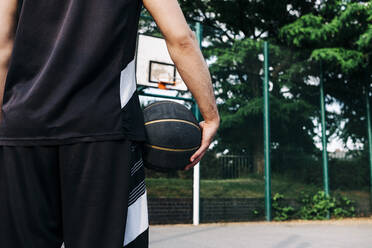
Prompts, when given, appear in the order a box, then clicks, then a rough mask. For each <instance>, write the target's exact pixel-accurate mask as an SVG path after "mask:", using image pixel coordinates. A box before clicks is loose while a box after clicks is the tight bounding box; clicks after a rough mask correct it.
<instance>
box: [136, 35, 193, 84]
mask: <svg viewBox="0 0 372 248" xmlns="http://www.w3.org/2000/svg"><path fill="white" fill-rule="evenodd" d="M136 77H137V84H138V85H143V86H148V87H154V88H160V89H169V90H179V91H188V89H187V86H186V85H185V83H184V82H183V80H182V78H181V76H180V74H179V73H178V71H177V69H176V67H175V65H174V64H173V61H172V59H171V57H170V55H169V53H168V49H167V45H166V43H165V40H164V39H162V38H158V37H154V36H149V35H144V34H139V35H138V39H137V51H136Z"/></svg>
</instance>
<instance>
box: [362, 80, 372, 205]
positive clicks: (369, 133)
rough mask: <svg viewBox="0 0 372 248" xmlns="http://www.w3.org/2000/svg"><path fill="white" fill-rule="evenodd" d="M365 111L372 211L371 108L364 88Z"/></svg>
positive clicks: (367, 89) (367, 88) (367, 93)
mask: <svg viewBox="0 0 372 248" xmlns="http://www.w3.org/2000/svg"><path fill="white" fill-rule="evenodd" d="M364 94H365V97H366V111H367V131H368V152H369V168H370V179H369V185H370V208H371V209H372V128H371V107H370V105H369V104H370V103H369V87H366V88H365V93H364Z"/></svg>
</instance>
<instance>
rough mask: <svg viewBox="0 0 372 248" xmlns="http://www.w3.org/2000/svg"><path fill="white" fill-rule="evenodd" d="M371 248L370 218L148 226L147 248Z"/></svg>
mask: <svg viewBox="0 0 372 248" xmlns="http://www.w3.org/2000/svg"><path fill="white" fill-rule="evenodd" d="M170 247H174V248H186V247H187V248H191V247H192V248H227V247H228V248H249V247H254V248H310V247H316V248H323V247H324V248H372V218H367V219H353V220H343V221H324V222H319V221H310V222H302V221H301V222H285V223H278V222H275V223H265V222H255V223H228V224H202V225H200V226H193V225H165V226H161V225H152V226H150V248H170Z"/></svg>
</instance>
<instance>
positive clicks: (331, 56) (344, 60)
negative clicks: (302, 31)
mask: <svg viewBox="0 0 372 248" xmlns="http://www.w3.org/2000/svg"><path fill="white" fill-rule="evenodd" d="M310 59H312V60H315V61H319V62H323V65H325V66H326V68H327V70H331V69H336V70H337V71H338V68H337V67H336V68H334V65H337V66H338V67H339V68H340V70H342V71H343V72H344V73H350V72H352V71H353V70H361V69H362V68H364V67H365V66H366V65H367V64H366V60H365V56H364V55H363V53H362V52H359V51H355V50H347V49H344V48H320V49H315V50H314V51H313V52H312V54H311V56H310ZM332 67H333V68H332Z"/></svg>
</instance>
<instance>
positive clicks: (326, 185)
mask: <svg viewBox="0 0 372 248" xmlns="http://www.w3.org/2000/svg"><path fill="white" fill-rule="evenodd" d="M320 115H321V122H322V144H323V183H324V193H325V195H326V196H327V197H328V196H329V180H328V153H327V133H326V132H327V129H326V120H325V102H324V74H323V66H322V64H320ZM329 217H330V216H329V212H328V213H327V218H328V219H329Z"/></svg>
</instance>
